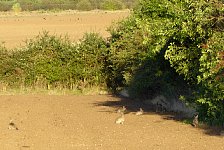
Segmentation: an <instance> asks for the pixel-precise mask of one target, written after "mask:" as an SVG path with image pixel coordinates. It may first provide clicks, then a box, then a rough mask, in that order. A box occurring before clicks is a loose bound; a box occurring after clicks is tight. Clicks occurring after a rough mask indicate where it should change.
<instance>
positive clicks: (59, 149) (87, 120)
mask: <svg viewBox="0 0 224 150" xmlns="http://www.w3.org/2000/svg"><path fill="white" fill-rule="evenodd" d="M128 15H129V12H128V11H120V12H101V11H93V12H79V13H78V12H75V11H68V12H63V13H43V14H41V13H35V12H33V13H31V14H30V13H22V14H20V15H19V16H15V15H13V14H12V13H0V41H5V45H6V47H8V48H14V47H18V46H19V45H20V44H22V45H23V43H22V42H23V41H24V40H26V39H27V38H32V37H34V36H36V35H38V33H39V32H41V31H43V30H47V31H50V33H52V34H53V33H56V34H63V35H65V34H66V33H67V34H68V35H69V36H70V37H71V39H73V40H78V39H80V38H81V37H82V35H83V33H85V32H89V31H93V32H99V33H100V34H102V35H103V36H104V37H106V36H108V33H107V32H106V31H105V29H106V28H107V27H108V26H109V25H110V24H111V22H112V21H114V20H119V19H122V18H123V17H126V16H128ZM123 105H125V106H127V109H128V112H127V114H125V122H124V124H123V125H120V124H115V119H116V118H117V117H118V116H119V114H118V113H116V111H115V110H116V109H117V108H119V107H121V106H123ZM139 107H142V108H143V109H144V110H145V113H144V115H141V116H136V115H135V114H134V112H136V111H137V110H138V109H139ZM0 116H1V117H0V131H1V132H0V149H1V150H25V149H29V150H87V149H89V150H180V149H183V150H198V149H201V150H211V149H212V150H222V149H224V145H223V143H224V137H222V136H220V135H219V130H212V129H198V128H193V127H192V126H191V125H189V124H183V123H182V122H180V121H178V120H177V119H176V118H175V117H173V116H172V115H169V114H166V115H164V114H156V113H154V112H153V111H152V108H150V107H149V106H148V107H146V106H145V105H143V104H141V103H136V102H133V101H130V100H127V99H120V98H117V97H113V96H111V95H92V96H73V95H67V96H53V95H11V96H6V95H3V96H0ZM10 120H11V122H10ZM10 124H11V125H10ZM14 125H15V126H16V127H17V128H18V130H17V128H15V127H14Z"/></svg>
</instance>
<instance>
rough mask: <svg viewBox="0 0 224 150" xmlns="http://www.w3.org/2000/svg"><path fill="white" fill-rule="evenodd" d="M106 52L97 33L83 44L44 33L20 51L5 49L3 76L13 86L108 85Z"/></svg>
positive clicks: (0, 75) (75, 86) (3, 79)
mask: <svg viewBox="0 0 224 150" xmlns="http://www.w3.org/2000/svg"><path fill="white" fill-rule="evenodd" d="M105 51H106V42H105V41H104V39H103V38H102V37H100V36H99V35H98V34H96V33H89V34H86V35H85V36H84V37H83V39H81V41H80V43H79V44H73V43H72V42H71V41H70V40H69V39H68V38H66V37H60V36H55V35H49V34H48V33H47V32H43V33H42V34H40V35H39V36H37V37H36V38H34V39H32V40H29V41H27V44H26V46H25V47H24V48H21V49H20V50H16V51H14V52H11V53H8V52H7V51H4V49H2V50H1V55H0V57H1V60H2V61H1V64H0V65H1V67H2V69H1V72H0V78H1V81H2V82H5V83H7V84H8V85H11V86H12V87H15V86H21V84H22V85H23V86H25V87H44V88H49V87H58V86H60V87H64V88H69V89H77V88H79V89H80V88H85V87H91V86H104V83H105V82H104V78H103V73H102V69H103V67H104V65H103V64H104V61H105V60H104V55H102V54H103V53H105ZM6 56H7V57H6Z"/></svg>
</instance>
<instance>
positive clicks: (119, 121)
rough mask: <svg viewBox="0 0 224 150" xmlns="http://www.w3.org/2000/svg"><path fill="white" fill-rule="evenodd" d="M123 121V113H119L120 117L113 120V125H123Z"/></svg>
mask: <svg viewBox="0 0 224 150" xmlns="http://www.w3.org/2000/svg"><path fill="white" fill-rule="evenodd" d="M124 121H125V119H124V113H121V116H120V117H118V118H117V119H116V120H115V123H116V124H124Z"/></svg>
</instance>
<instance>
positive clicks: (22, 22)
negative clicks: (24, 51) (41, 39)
mask: <svg viewBox="0 0 224 150" xmlns="http://www.w3.org/2000/svg"><path fill="white" fill-rule="evenodd" d="M129 14H130V12H129V11H128V10H125V11H115V12H110V11H108V12H104V11H90V12H77V11H65V12H60V13H40V12H22V13H21V14H19V15H18V16H15V14H13V13H4V12H1V13H0V42H5V46H6V47H8V48H15V47H19V46H20V45H24V41H25V40H26V39H29V38H33V37H35V36H36V35H38V34H39V32H42V31H43V30H46V31H49V32H50V33H51V34H55V33H56V34H58V35H66V34H67V35H68V36H69V37H70V38H71V39H72V40H75V41H77V40H78V39H80V38H81V37H82V36H83V34H84V33H86V32H97V33H100V34H101V35H102V36H104V37H107V36H108V35H109V34H108V32H107V31H106V29H107V27H109V26H110V25H111V23H112V22H114V21H118V20H121V19H123V18H125V17H127V16H128V15H129Z"/></svg>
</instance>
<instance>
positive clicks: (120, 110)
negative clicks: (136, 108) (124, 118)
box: [117, 106, 127, 113]
mask: <svg viewBox="0 0 224 150" xmlns="http://www.w3.org/2000/svg"><path fill="white" fill-rule="evenodd" d="M126 110H127V109H126V107H125V106H122V108H120V109H118V110H117V113H124V112H125V111H126Z"/></svg>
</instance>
